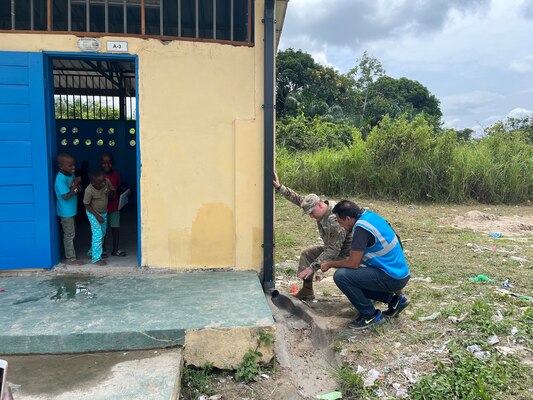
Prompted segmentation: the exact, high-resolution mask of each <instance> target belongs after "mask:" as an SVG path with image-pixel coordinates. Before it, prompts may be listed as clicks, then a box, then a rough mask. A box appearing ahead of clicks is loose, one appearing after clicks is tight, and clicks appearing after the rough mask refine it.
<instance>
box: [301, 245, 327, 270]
mask: <svg viewBox="0 0 533 400" xmlns="http://www.w3.org/2000/svg"><path fill="white" fill-rule="evenodd" d="M325 248H326V246H312V247H308V248H307V249H305V250H304V251H302V254H300V264H299V265H298V273H300V272H301V271H303V270H304V269H306V268H307V267H308V266H310V265H311V263H312V262H313V261H315V260H316V259H317V258H318V256H319V255H320V254H322V252H323V251H324V250H325Z"/></svg>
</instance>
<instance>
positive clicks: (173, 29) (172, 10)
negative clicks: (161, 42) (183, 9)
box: [163, 0, 178, 36]
mask: <svg viewBox="0 0 533 400" xmlns="http://www.w3.org/2000/svg"><path fill="white" fill-rule="evenodd" d="M163 35H165V36H178V0H164V1H163Z"/></svg>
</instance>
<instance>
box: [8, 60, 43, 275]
mask: <svg viewBox="0 0 533 400" xmlns="http://www.w3.org/2000/svg"><path fill="white" fill-rule="evenodd" d="M24 63H25V64H24ZM0 95H1V96H2V98H1V100H0V255H1V256H0V270H1V269H3V270H6V269H18V268H50V267H51V266H52V260H51V249H50V239H51V236H50V220H51V219H50V201H49V198H50V190H51V185H50V183H49V179H48V174H49V169H50V168H49V166H48V145H47V140H46V119H45V106H44V69H43V55H42V53H13V52H1V51H0Z"/></svg>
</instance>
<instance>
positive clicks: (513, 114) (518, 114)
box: [506, 107, 533, 118]
mask: <svg viewBox="0 0 533 400" xmlns="http://www.w3.org/2000/svg"><path fill="white" fill-rule="evenodd" d="M531 114H533V111H531V110H526V109H525V108H519V107H518V108H514V109H512V110H511V111H509V113H508V114H507V115H506V118H526V117H529V116H530V115H531Z"/></svg>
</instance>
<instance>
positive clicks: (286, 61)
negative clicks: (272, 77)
mask: <svg viewBox="0 0 533 400" xmlns="http://www.w3.org/2000/svg"><path fill="white" fill-rule="evenodd" d="M318 67H319V66H318V64H317V63H315V60H314V59H313V57H311V55H310V54H308V53H305V52H303V51H301V50H298V51H294V50H293V49H287V50H285V51H280V52H278V55H277V58H276V76H277V80H276V112H277V117H278V118H282V117H283V116H285V115H286V114H287V112H288V109H289V105H291V104H292V108H291V110H290V111H291V114H292V115H297V114H298V112H297V109H296V104H297V103H298V101H297V95H298V94H300V93H301V92H302V90H303V89H304V88H305V87H306V86H307V85H308V84H309V82H311V81H312V80H314V79H315V78H314V73H315V71H316V70H317V69H318Z"/></svg>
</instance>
